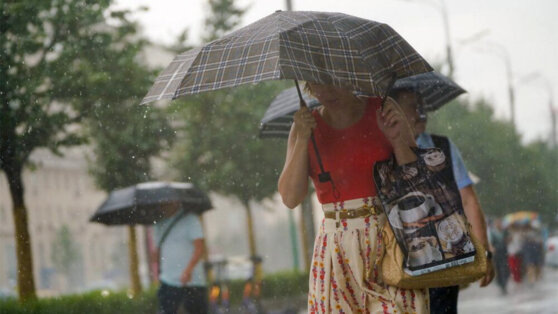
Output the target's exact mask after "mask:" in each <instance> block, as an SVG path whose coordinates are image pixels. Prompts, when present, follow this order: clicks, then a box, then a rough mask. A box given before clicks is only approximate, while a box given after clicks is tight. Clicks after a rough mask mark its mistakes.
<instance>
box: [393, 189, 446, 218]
mask: <svg viewBox="0 0 558 314" xmlns="http://www.w3.org/2000/svg"><path fill="white" fill-rule="evenodd" d="M396 203H397V209H398V212H399V217H400V218H401V221H402V222H404V223H411V222H416V221H419V220H421V219H423V218H424V217H426V216H428V214H429V213H430V211H431V209H435V208H436V207H439V206H437V203H436V201H435V200H434V197H433V196H432V195H430V194H424V193H422V192H411V193H408V194H407V195H405V196H403V197H402V198H400V199H399V200H397V202H396Z"/></svg>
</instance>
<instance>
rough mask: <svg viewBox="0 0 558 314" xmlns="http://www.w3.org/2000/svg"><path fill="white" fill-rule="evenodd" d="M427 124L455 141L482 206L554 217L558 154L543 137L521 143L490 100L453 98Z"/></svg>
mask: <svg viewBox="0 0 558 314" xmlns="http://www.w3.org/2000/svg"><path fill="white" fill-rule="evenodd" d="M428 128H429V129H430V130H432V131H433V132H434V133H437V134H443V135H447V136H449V137H450V138H451V139H452V141H454V142H455V143H456V145H457V146H458V147H459V149H460V151H461V153H462V155H463V159H464V160H465V163H466V165H467V167H468V169H469V170H470V171H472V172H473V173H475V174H476V175H478V176H479V177H480V179H481V182H480V183H479V184H478V186H477V187H476V189H477V191H478V194H479V198H480V201H481V205H482V207H483V210H484V211H485V212H486V213H487V214H489V215H494V216H502V215H505V214H506V213H510V212H514V211H519V210H530V211H536V212H539V213H541V215H542V217H543V219H544V221H547V222H551V221H554V217H555V215H556V204H558V193H557V192H556V191H558V166H557V164H558V163H557V161H558V154H557V150H556V149H554V150H553V149H551V148H550V147H549V145H547V144H546V143H543V142H540V141H537V142H533V143H530V144H522V142H521V136H520V135H519V134H518V133H517V132H516V130H515V129H514V128H513V126H512V124H511V123H510V122H507V121H502V120H498V119H496V118H495V117H494V112H493V110H492V108H491V106H490V104H488V103H486V102H485V101H484V100H482V99H481V100H478V101H476V102H474V103H472V104H470V103H467V102H458V101H454V102H452V103H450V104H447V105H446V106H444V107H443V108H442V109H440V110H438V111H437V112H436V113H434V114H432V115H431V117H430V120H429V122H428Z"/></svg>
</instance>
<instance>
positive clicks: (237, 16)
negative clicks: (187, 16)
mask: <svg viewBox="0 0 558 314" xmlns="http://www.w3.org/2000/svg"><path fill="white" fill-rule="evenodd" d="M234 2H235V1H234V0H208V5H209V9H210V11H211V13H212V14H211V15H209V16H207V17H206V18H205V23H204V24H205V29H206V34H205V36H204V38H203V39H204V41H212V40H214V39H217V38H219V37H222V36H223V35H225V34H226V33H227V32H228V31H230V30H232V29H234V28H235V27H237V26H238V25H239V24H240V21H241V17H242V15H243V14H244V13H245V12H246V9H243V8H239V7H238V6H236V5H235V3H234Z"/></svg>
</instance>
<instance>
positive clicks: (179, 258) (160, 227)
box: [153, 212, 206, 287]
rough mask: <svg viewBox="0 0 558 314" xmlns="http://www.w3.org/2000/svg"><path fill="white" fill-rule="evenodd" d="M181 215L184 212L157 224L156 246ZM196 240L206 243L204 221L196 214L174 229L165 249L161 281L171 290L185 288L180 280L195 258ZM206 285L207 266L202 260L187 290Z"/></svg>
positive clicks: (174, 226) (193, 272)
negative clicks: (203, 240)
mask: <svg viewBox="0 0 558 314" xmlns="http://www.w3.org/2000/svg"><path fill="white" fill-rule="evenodd" d="M179 214H180V212H178V213H177V214H175V215H174V216H172V217H169V218H166V219H164V220H161V221H159V222H157V224H155V226H154V228H153V229H154V235H155V243H156V244H158V243H159V240H160V239H161V237H162V235H163V233H164V232H165V230H167V228H168V227H169V225H170V223H171V222H172V221H173V220H174V219H175V218H176V217H177V215H179ZM196 239H203V230H202V226H201V222H200V218H199V217H198V216H197V215H195V214H191V213H188V214H186V215H184V216H182V218H180V220H179V221H177V222H176V223H175V224H174V225H173V226H172V229H171V231H170V232H169V234H168V235H167V237H166V239H165V241H163V244H162V245H161V248H160V250H161V259H160V262H161V267H160V269H161V273H160V274H159V280H161V281H162V282H164V283H165V284H167V285H170V286H175V287H182V286H183V285H182V283H181V282H180V276H181V275H182V272H183V271H184V269H185V268H186V266H188V263H189V262H190V259H191V258H192V253H193V252H194V244H193V241H194V240H196ZM205 284H206V283H205V273H204V270H203V262H202V261H201V260H200V261H199V262H198V264H197V265H196V266H195V267H194V270H193V271H192V279H191V280H190V282H188V283H187V284H186V286H205Z"/></svg>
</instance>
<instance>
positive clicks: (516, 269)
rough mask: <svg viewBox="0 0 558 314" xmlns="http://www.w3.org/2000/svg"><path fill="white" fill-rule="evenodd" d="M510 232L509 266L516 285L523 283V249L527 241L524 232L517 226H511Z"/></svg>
mask: <svg viewBox="0 0 558 314" xmlns="http://www.w3.org/2000/svg"><path fill="white" fill-rule="evenodd" d="M508 230H509V241H508V265H509V267H510V272H511V276H512V279H513V281H514V282H515V283H520V282H521V277H522V276H521V273H522V267H523V266H522V256H521V253H522V252H521V249H522V248H523V242H524V241H525V239H524V235H523V231H522V230H521V228H519V227H517V226H514V225H512V226H510V227H509V228H508Z"/></svg>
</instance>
